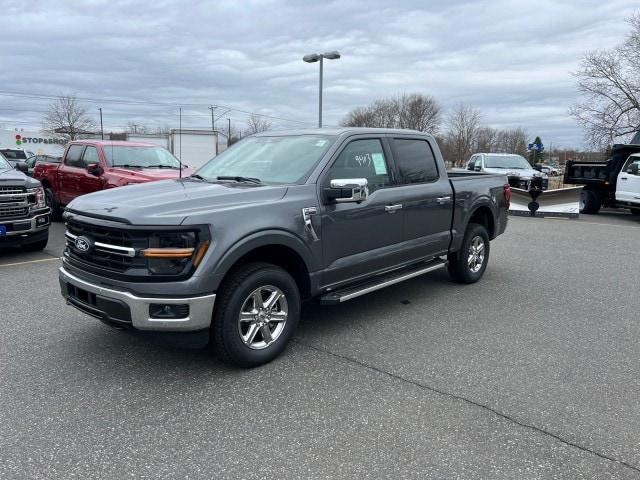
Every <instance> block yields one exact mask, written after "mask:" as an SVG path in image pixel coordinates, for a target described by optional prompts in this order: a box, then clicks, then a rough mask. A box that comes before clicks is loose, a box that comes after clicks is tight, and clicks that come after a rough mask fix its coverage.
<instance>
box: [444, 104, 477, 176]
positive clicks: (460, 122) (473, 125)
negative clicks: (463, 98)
mask: <svg viewBox="0 0 640 480" xmlns="http://www.w3.org/2000/svg"><path fill="white" fill-rule="evenodd" d="M447 126H448V130H447V134H446V137H445V138H446V140H445V141H446V143H447V151H448V153H449V155H450V156H449V161H451V162H452V163H453V164H454V165H463V164H464V162H466V161H467V160H468V159H469V156H470V155H471V153H472V151H473V149H474V147H475V145H476V141H477V138H478V132H479V130H480V110H478V109H477V108H474V107H471V106H469V105H465V104H462V103H461V104H459V105H457V106H456V107H455V108H454V109H453V111H452V112H451V113H450V114H449V118H448V122H447Z"/></svg>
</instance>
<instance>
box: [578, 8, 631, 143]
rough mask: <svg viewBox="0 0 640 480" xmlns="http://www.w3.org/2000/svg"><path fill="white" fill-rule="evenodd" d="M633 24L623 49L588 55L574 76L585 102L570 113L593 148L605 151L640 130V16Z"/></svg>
mask: <svg viewBox="0 0 640 480" xmlns="http://www.w3.org/2000/svg"><path fill="white" fill-rule="evenodd" d="M629 24H630V25H631V27H632V29H631V32H630V33H629V34H628V35H627V38H626V39H625V41H624V42H623V43H622V44H621V45H618V46H617V47H615V48H613V49H610V50H600V51H593V52H588V53H587V54H586V55H585V56H584V58H583V59H582V62H581V64H580V70H579V71H578V72H576V73H574V76H575V77H576V78H577V79H578V91H579V92H580V93H581V94H582V96H583V101H582V102H581V103H577V104H575V105H574V106H573V107H572V108H571V110H570V113H571V115H573V116H574V117H575V118H576V119H577V121H578V123H579V124H580V125H581V126H582V127H583V128H584V130H585V139H586V140H587V141H588V142H589V143H590V144H591V145H592V146H597V147H602V146H604V145H608V144H611V143H612V142H613V140H614V138H615V137H619V136H628V137H630V136H631V134H632V133H634V132H636V131H638V130H640V76H638V72H640V12H637V13H635V14H634V15H633V16H632V17H631V18H630V19H629Z"/></svg>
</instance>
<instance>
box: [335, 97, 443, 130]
mask: <svg viewBox="0 0 640 480" xmlns="http://www.w3.org/2000/svg"><path fill="white" fill-rule="evenodd" d="M441 112H442V109H441V107H440V105H439V104H438V102H436V100H435V99H434V98H433V97H431V96H429V95H422V94H419V93H413V94H410V95H407V94H403V95H400V96H397V97H390V98H385V99H382V100H376V101H375V102H373V103H372V104H370V105H368V106H366V107H358V108H355V109H353V110H352V111H351V112H349V113H348V114H347V115H346V116H345V118H344V119H343V120H342V125H343V126H345V127H378V128H409V129H412V130H419V131H421V132H430V133H437V132H438V129H439V128H440V123H441V121H442V113H441Z"/></svg>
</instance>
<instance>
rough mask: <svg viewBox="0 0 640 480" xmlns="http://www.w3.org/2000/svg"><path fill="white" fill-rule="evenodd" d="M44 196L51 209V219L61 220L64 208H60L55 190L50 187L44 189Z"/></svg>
mask: <svg viewBox="0 0 640 480" xmlns="http://www.w3.org/2000/svg"><path fill="white" fill-rule="evenodd" d="M44 198H45V201H46V202H47V205H48V207H49V208H50V209H51V221H53V222H59V221H60V220H62V208H60V205H58V202H56V199H55V197H54V196H53V191H52V190H51V189H50V188H47V189H46V190H45V191H44Z"/></svg>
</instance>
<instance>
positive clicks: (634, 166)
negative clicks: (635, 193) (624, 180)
mask: <svg viewBox="0 0 640 480" xmlns="http://www.w3.org/2000/svg"><path fill="white" fill-rule="evenodd" d="M639 169H640V165H638V164H637V163H633V164H631V165H629V168H627V173H630V174H631V175H638V170H639Z"/></svg>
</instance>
